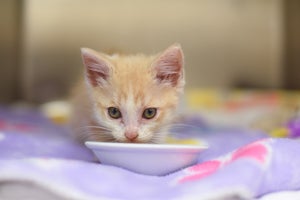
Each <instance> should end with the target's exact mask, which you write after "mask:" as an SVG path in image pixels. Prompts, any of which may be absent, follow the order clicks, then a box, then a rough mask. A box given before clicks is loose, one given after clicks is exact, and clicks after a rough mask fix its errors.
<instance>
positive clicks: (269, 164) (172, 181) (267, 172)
mask: <svg viewBox="0 0 300 200" xmlns="http://www.w3.org/2000/svg"><path fill="white" fill-rule="evenodd" d="M182 123H184V124H187V126H185V127H183V128H181V129H180V130H179V129H176V130H174V132H177V135H178V137H181V138H185V137H193V138H200V139H201V140H204V141H206V142H207V143H208V144H209V145H210V148H209V149H208V150H206V151H205V152H203V153H201V154H200V155H199V164H197V165H194V166H190V167H188V168H185V169H182V170H179V171H177V172H175V173H173V174H169V175H167V176H162V177H156V176H145V175H141V174H136V173H133V172H130V171H127V170H125V169H121V168H117V167H113V166H105V165H102V164H99V163H98V162H95V160H94V156H93V154H92V153H91V152H90V151H89V150H87V149H86V148H85V147H83V146H81V145H79V144H77V143H76V142H74V141H73V140H72V139H71V138H70V137H69V136H68V132H67V130H66V128H64V127H59V126H55V125H53V124H52V123H50V122H49V121H48V120H46V119H45V118H43V117H42V116H41V115H40V114H39V113H36V112H32V111H17V112H15V111H11V110H6V109H1V112H0V197H1V196H3V195H6V196H9V195H8V193H11V196H10V197H11V199H13V197H16V196H17V197H18V193H16V191H17V192H18V191H19V192H20V193H19V196H20V197H21V196H23V195H24V191H25V193H26V191H28V193H29V191H30V190H26V188H27V189H28V188H29V187H28V185H32V186H34V188H39V190H35V191H30V194H31V195H32V196H31V197H34V196H35V195H37V196H38V198H36V199H40V195H45V196H46V195H47V197H48V199H51V198H50V197H55V198H53V199H59V198H60V199H91V200H92V199H130V200H131V199H253V198H263V196H264V195H265V194H268V195H270V194H269V193H274V194H275V192H276V193H279V194H282V193H280V192H281V191H292V190H298V189H300V169H299V166H300V157H299V154H300V145H299V142H298V141H297V140H292V139H274V138H267V136H266V135H265V134H264V133H260V132H255V131H249V130H245V129H232V128H231V129H225V128H218V129H216V128H214V129H213V128H211V127H207V126H206V125H205V124H204V123H203V122H202V121H201V119H200V118H198V117H188V118H186V119H184V120H183V121H182ZM20 186H21V188H22V189H20V190H15V188H20ZM22 186H23V187H22ZM24 188H25V190H24ZM9 190H11V192H9ZM37 191H39V192H37ZM41 191H43V192H42V193H41ZM295 194H297V195H298V192H297V193H296V192H295ZM28 195H29V194H27V196H28ZM17 197H16V198H15V199H18V198H17ZM267 197H270V196H265V198H263V199H268V198H267ZM31 199H34V198H31ZM269 199H270V198H269Z"/></svg>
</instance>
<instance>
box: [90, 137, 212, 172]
mask: <svg viewBox="0 0 300 200" xmlns="http://www.w3.org/2000/svg"><path fill="white" fill-rule="evenodd" d="M85 145H86V146H87V147H88V148H90V149H91V150H92V151H93V152H94V153H95V155H96V156H97V158H98V159H99V161H100V162H101V163H102V164H105V165H113V166H117V167H121V168H124V169H128V170H131V171H134V172H137V173H141V174H146V175H157V176H161V175H166V174H169V173H171V172H174V171H177V170H179V169H182V168H184V167H187V166H190V165H193V164H195V163H196V162H197V159H198V156H199V153H200V152H201V151H203V150H204V149H207V148H208V146H207V145H175V144H131V143H107V142H90V141H88V142H86V143H85Z"/></svg>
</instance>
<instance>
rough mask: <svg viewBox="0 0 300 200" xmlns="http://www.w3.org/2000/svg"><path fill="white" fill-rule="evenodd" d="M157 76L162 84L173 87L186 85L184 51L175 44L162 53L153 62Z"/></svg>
mask: <svg viewBox="0 0 300 200" xmlns="http://www.w3.org/2000/svg"><path fill="white" fill-rule="evenodd" d="M152 69H154V71H155V78H156V79H157V81H158V82H159V83H160V84H164V85H166V86H172V87H182V86H183V85H184V70H183V52H182V49H181V46H180V45H179V44H174V45H172V46H170V47H169V48H167V49H166V50H165V51H164V52H163V53H161V54H160V55H159V56H158V57H157V59H156V60H155V61H154V63H153V64H152Z"/></svg>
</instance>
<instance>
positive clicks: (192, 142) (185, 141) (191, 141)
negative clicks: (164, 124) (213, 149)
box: [166, 137, 201, 145]
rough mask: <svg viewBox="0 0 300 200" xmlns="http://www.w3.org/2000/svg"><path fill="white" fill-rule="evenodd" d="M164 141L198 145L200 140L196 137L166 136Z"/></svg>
mask: <svg viewBox="0 0 300 200" xmlns="http://www.w3.org/2000/svg"><path fill="white" fill-rule="evenodd" d="M166 142H167V143H168V144H187V145H199V144H201V142H200V141H199V140H196V139H176V138H173V137H168V138H167V140H166Z"/></svg>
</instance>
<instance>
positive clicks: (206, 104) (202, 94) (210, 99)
mask: <svg viewBox="0 0 300 200" xmlns="http://www.w3.org/2000/svg"><path fill="white" fill-rule="evenodd" d="M186 94H187V102H188V105H189V106H190V107H191V108H196V109H197V108H217V107H219V106H220V105H221V98H220V97H219V92H218V90H214V89H190V90H187V92H186Z"/></svg>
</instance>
